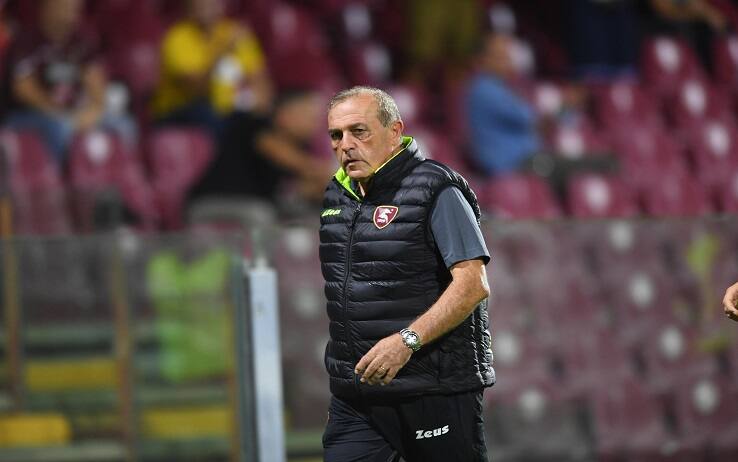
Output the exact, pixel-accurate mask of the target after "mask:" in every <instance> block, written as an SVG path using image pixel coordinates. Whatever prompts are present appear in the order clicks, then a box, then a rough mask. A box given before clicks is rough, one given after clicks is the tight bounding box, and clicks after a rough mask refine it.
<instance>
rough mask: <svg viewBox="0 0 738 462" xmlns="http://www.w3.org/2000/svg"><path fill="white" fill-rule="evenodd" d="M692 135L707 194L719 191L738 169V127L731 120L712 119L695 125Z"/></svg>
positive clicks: (693, 155) (699, 169)
mask: <svg viewBox="0 0 738 462" xmlns="http://www.w3.org/2000/svg"><path fill="white" fill-rule="evenodd" d="M689 135H690V136H689V143H690V151H691V154H692V159H693V163H694V166H695V167H696V170H697V171H696V174H697V178H698V179H699V181H700V183H701V184H702V185H703V186H704V187H705V190H706V192H707V193H708V194H710V195H717V194H719V193H720V192H721V191H722V190H723V189H724V188H726V187H728V184H729V181H730V179H731V174H732V173H733V172H735V171H736V170H738V131H736V129H735V126H734V125H733V124H732V123H726V122H724V121H722V120H718V119H711V120H706V121H704V122H703V123H701V124H699V125H697V126H695V127H694V130H693V131H692V132H691V133H690V134H689Z"/></svg>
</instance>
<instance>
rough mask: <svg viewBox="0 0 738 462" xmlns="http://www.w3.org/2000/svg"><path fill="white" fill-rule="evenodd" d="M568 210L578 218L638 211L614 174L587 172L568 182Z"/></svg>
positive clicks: (632, 213) (623, 214)
mask: <svg viewBox="0 0 738 462" xmlns="http://www.w3.org/2000/svg"><path fill="white" fill-rule="evenodd" d="M568 204H569V211H570V212H571V214H572V215H573V216H575V217H578V218H605V217H632V216H635V215H636V214H637V213H638V209H637V207H636V204H635V203H634V201H633V197H632V195H631V193H630V191H629V190H628V189H627V188H626V187H625V185H624V184H623V182H622V181H621V180H620V179H618V178H614V177H605V176H601V175H594V174H587V175H578V176H576V177H574V178H572V179H571V180H570V182H569V185H568Z"/></svg>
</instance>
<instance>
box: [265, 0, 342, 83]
mask: <svg viewBox="0 0 738 462" xmlns="http://www.w3.org/2000/svg"><path fill="white" fill-rule="evenodd" d="M267 24H268V26H269V30H268V32H267V37H266V39H267V40H266V51H267V53H266V55H267V58H268V59H269V67H270V69H271V71H272V72H271V75H272V77H273V78H274V79H275V81H276V82H277V85H278V86H279V87H281V88H289V87H297V86H303V87H304V86H311V87H315V88H324V87H325V86H329V87H336V86H339V87H340V86H342V85H341V84H340V83H339V82H340V80H341V78H340V75H339V72H338V67H337V65H336V63H335V62H334V61H333V59H332V57H331V54H330V50H329V44H328V40H327V38H326V37H325V35H324V33H323V31H322V29H321V28H320V27H319V26H318V25H317V24H316V23H315V22H314V21H313V19H312V18H311V17H310V15H309V14H308V13H307V12H306V11H303V10H301V9H299V8H297V7H294V6H292V5H289V4H286V3H281V4H279V5H277V6H275V7H274V8H273V9H272V10H271V12H270V17H269V21H268V22H267Z"/></svg>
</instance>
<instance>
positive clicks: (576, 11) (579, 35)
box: [566, 0, 639, 79]
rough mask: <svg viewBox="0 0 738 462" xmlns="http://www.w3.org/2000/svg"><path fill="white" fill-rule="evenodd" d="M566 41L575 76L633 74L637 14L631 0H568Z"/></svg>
mask: <svg viewBox="0 0 738 462" xmlns="http://www.w3.org/2000/svg"><path fill="white" fill-rule="evenodd" d="M566 11H567V13H568V21H567V24H566V25H567V31H568V34H567V35H568V37H567V40H566V43H567V44H568V47H567V48H568V50H569V53H570V56H571V60H572V63H571V64H572V65H573V67H574V68H573V71H574V74H575V75H576V76H577V77H580V78H589V79H613V78H618V77H635V75H636V61H637V59H638V38H639V37H638V16H637V15H636V11H635V7H634V5H633V2H632V1H631V0H570V1H569V2H568V5H567V8H566Z"/></svg>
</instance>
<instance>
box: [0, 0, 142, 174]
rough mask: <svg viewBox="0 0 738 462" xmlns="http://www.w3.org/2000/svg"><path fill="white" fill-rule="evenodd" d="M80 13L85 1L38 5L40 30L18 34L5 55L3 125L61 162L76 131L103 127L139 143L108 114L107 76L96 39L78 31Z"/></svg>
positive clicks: (122, 121)
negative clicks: (26, 133)
mask: <svg viewBox="0 0 738 462" xmlns="http://www.w3.org/2000/svg"><path fill="white" fill-rule="evenodd" d="M83 8H84V1H83V0H44V1H42V2H41V3H40V8H39V17H38V27H34V28H29V29H24V30H22V31H21V33H20V34H18V36H17V38H16V39H15V40H14V42H13V44H12V46H11V50H10V55H9V66H8V67H9V72H10V74H11V75H10V77H9V78H8V82H7V83H8V85H9V89H8V90H9V91H8V93H9V96H10V104H9V106H10V111H9V113H8V117H7V120H6V124H7V125H8V126H9V127H11V128H15V129H30V130H34V131H36V132H38V133H39V135H40V136H41V137H42V138H43V139H44V141H45V142H46V144H47V145H48V147H49V150H50V151H51V153H52V154H53V155H54V157H55V158H56V160H57V161H58V162H59V163H61V162H62V161H63V160H64V156H65V154H66V151H67V147H68V146H69V144H70V142H71V140H72V138H73V136H74V134H75V133H77V132H81V131H85V130H89V129H92V128H95V127H102V128H107V129H109V130H113V131H115V132H116V134H117V135H119V136H121V138H122V139H123V140H124V141H126V142H127V143H128V144H129V145H133V144H135V143H136V139H137V127H136V125H135V122H134V121H133V120H132V119H131V118H130V117H129V116H127V115H126V114H121V115H116V114H112V113H107V112H106V108H105V90H106V88H107V76H106V75H105V71H104V67H103V64H102V59H101V55H100V54H99V50H98V49H97V47H95V46H94V44H95V40H94V36H92V34H89V33H87V32H86V31H83V30H82V29H80V23H81V20H82V13H83Z"/></svg>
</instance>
